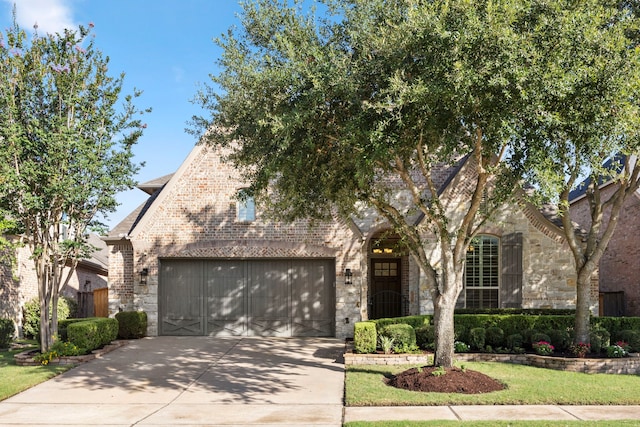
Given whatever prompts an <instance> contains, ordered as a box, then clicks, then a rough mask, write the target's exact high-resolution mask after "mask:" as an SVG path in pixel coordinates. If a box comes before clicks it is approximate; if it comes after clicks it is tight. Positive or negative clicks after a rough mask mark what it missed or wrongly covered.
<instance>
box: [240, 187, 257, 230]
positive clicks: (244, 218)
mask: <svg viewBox="0 0 640 427" xmlns="http://www.w3.org/2000/svg"><path fill="white" fill-rule="evenodd" d="M245 191H246V189H245V188H241V189H239V190H238V191H237V196H236V222H239V223H252V222H254V221H255V220H256V201H255V198H254V197H252V196H247V195H243V194H242V193H244V192H245Z"/></svg>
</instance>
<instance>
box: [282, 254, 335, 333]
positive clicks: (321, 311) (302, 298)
mask: <svg viewBox="0 0 640 427" xmlns="http://www.w3.org/2000/svg"><path fill="white" fill-rule="evenodd" d="M291 270H292V271H291V280H292V284H291V314H292V323H293V331H292V332H293V335H295V336H333V335H334V323H335V319H334V316H333V313H334V307H335V290H334V287H333V283H334V282H335V281H334V275H335V273H334V268H333V263H332V262H331V261H317V260H297V261H296V262H295V263H293V265H292V268H291Z"/></svg>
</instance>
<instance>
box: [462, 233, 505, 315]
mask: <svg viewBox="0 0 640 427" xmlns="http://www.w3.org/2000/svg"><path fill="white" fill-rule="evenodd" d="M499 243H500V242H499V240H498V238H497V237H493V236H484V235H481V236H477V237H475V238H474V239H473V240H472V241H471V244H470V245H469V248H468V249H467V260H466V265H465V290H466V295H465V296H466V298H465V299H466V305H467V308H496V307H498V293H499V289H500V286H499V272H500V266H499V254H498V247H499Z"/></svg>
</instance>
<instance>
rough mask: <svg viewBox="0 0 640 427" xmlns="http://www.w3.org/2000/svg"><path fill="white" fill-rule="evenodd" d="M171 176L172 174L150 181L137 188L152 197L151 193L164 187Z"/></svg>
mask: <svg viewBox="0 0 640 427" xmlns="http://www.w3.org/2000/svg"><path fill="white" fill-rule="evenodd" d="M173 175H174V174H172V173H170V174H168V175H164V176H161V177H159V178H155V179H152V180H151V181H147V182H144V183H142V184H138V188H139V189H140V190H142V191H144V192H145V193H147V194H149V195H153V193H155V192H156V191H158V190H159V189H161V188H162V187H164V185H165V184H166V183H167V182H169V180H170V179H171V178H172V177H173Z"/></svg>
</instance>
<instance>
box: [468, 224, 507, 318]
mask: <svg viewBox="0 0 640 427" xmlns="http://www.w3.org/2000/svg"><path fill="white" fill-rule="evenodd" d="M475 237H476V238H490V239H492V240H495V245H496V247H497V252H496V254H495V260H496V262H495V264H490V265H489V266H487V267H486V268H491V267H495V278H496V282H497V285H493V286H482V285H479V286H469V284H468V281H467V280H468V276H467V267H468V259H467V258H466V257H465V271H464V293H465V294H464V305H465V307H469V304H468V302H469V298H468V293H467V292H468V291H469V290H476V291H483V290H484V291H490V290H494V291H495V292H496V293H497V299H496V306H495V307H492V306H491V305H486V306H485V305H484V304H483V302H485V301H486V302H488V301H487V299H485V298H482V297H481V298H480V300H479V302H480V307H475V308H498V307H500V286H501V281H502V277H501V274H500V272H501V268H502V267H501V263H502V260H501V253H502V243H501V239H500V237H499V236H495V235H492V234H478V235H477V236H475ZM482 245H483V246H484V243H483V244H482ZM480 258H482V257H480ZM480 261H482V259H481V260H480ZM484 268H485V267H483V266H482V262H481V263H480V265H479V277H478V278H477V279H478V281H479V283H480V281H482V280H483V276H484V274H483V272H484V271H485V270H484ZM481 294H482V292H481Z"/></svg>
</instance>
